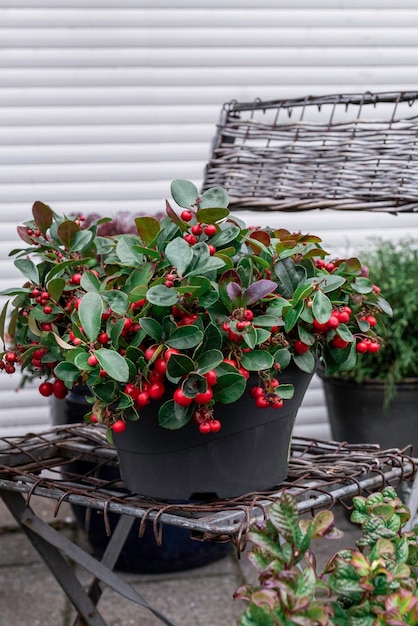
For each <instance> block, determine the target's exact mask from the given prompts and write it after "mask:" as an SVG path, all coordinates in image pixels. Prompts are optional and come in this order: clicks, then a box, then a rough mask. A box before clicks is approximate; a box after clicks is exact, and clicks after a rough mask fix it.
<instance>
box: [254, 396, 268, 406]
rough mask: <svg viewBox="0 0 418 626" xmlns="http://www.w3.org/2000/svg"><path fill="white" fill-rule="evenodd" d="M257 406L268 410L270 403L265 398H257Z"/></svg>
mask: <svg viewBox="0 0 418 626" xmlns="http://www.w3.org/2000/svg"><path fill="white" fill-rule="evenodd" d="M255 404H256V406H257V407H258V408H259V409H266V408H267V407H268V405H269V401H268V400H267V398H266V397H265V396H257V398H256V399H255Z"/></svg>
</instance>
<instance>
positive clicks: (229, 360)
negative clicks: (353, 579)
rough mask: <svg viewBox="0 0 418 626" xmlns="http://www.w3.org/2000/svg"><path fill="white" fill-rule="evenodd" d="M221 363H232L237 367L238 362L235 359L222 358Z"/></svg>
mask: <svg viewBox="0 0 418 626" xmlns="http://www.w3.org/2000/svg"><path fill="white" fill-rule="evenodd" d="M223 363H228V365H233V366H234V367H236V368H237V369H238V363H237V362H236V361H235V359H224V360H223Z"/></svg>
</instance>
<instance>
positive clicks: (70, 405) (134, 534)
mask: <svg viewBox="0 0 418 626" xmlns="http://www.w3.org/2000/svg"><path fill="white" fill-rule="evenodd" d="M89 410H90V405H89V404H87V403H86V400H85V397H84V394H83V391H82V390H81V391H80V393H74V392H70V394H69V395H68V396H67V398H66V399H65V400H57V399H54V400H53V401H52V402H51V419H52V423H53V424H54V425H56V426H58V425H64V424H74V423H78V422H82V421H83V420H84V415H85V414H86V413H87V412H88V411H89ZM93 469H94V464H92V463H88V462H86V461H75V462H74V463H72V464H71V467H70V466H69V465H67V466H66V470H68V471H70V472H74V473H77V474H86V473H87V472H90V471H92V470H93ZM100 478H103V479H109V480H113V479H118V478H119V470H118V469H117V468H116V467H115V468H110V467H104V468H102V469H101V470H100ZM72 510H73V512H74V515H75V517H76V519H77V522H78V524H79V525H80V527H81V528H83V530H85V532H86V535H87V539H88V541H89V543H90V545H91V546H92V548H93V550H94V553H95V554H96V555H97V556H98V557H99V558H100V557H101V556H102V554H103V552H104V550H105V548H106V546H107V544H108V542H109V537H108V536H107V534H106V530H105V524H104V519H103V515H102V514H101V513H98V512H96V511H94V510H90V509H89V510H88V514H87V515H86V509H85V507H81V506H76V505H72ZM108 519H109V525H110V528H111V530H113V529H114V528H115V526H116V524H117V522H118V519H119V516H118V515H117V514H115V513H109V514H108ZM139 524H140V521H139V520H135V522H134V524H133V527H132V529H131V531H130V533H129V535H128V538H127V540H126V542H125V544H124V546H123V548H122V551H121V554H120V556H119V559H118V561H117V563H116V569H118V570H121V571H128V572H137V573H151V574H154V573H163V572H177V571H181V570H187V569H191V568H196V567H200V566H203V565H208V564H209V563H213V562H215V561H217V560H219V559H221V558H224V557H225V556H226V555H227V554H228V553H229V552H230V550H231V545H230V543H215V542H209V541H197V540H194V539H191V538H190V535H189V532H188V531H187V530H186V529H183V528H177V527H175V526H169V525H165V526H164V527H163V531H162V533H163V534H162V539H163V541H162V545H161V546H159V545H158V544H157V542H156V539H155V536H154V531H153V529H152V525H147V526H146V528H145V532H144V534H143V536H142V537H141V538H139Z"/></svg>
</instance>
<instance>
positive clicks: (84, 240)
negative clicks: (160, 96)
mask: <svg viewBox="0 0 418 626" xmlns="http://www.w3.org/2000/svg"><path fill="white" fill-rule="evenodd" d="M171 192H172V196H173V199H174V201H175V203H176V206H175V207H174V208H173V206H172V205H171V204H170V203H169V202H168V201H167V203H166V214H165V217H163V218H158V219H157V218H156V217H151V216H140V217H136V218H135V220H134V226H135V231H134V232H133V233H127V232H124V233H116V234H115V233H114V232H112V231H108V234H107V235H103V234H102V233H103V232H104V231H105V227H106V224H107V223H109V222H110V221H111V220H110V218H106V217H103V218H99V219H98V220H96V221H94V222H92V223H89V224H88V225H87V223H86V220H85V219H84V218H83V216H75V217H67V216H65V215H58V214H57V213H55V212H54V211H53V210H52V209H51V208H50V207H49V206H47V205H45V204H43V203H41V202H35V204H34V205H33V209H32V214H33V219H32V220H30V221H28V222H26V223H25V224H23V225H21V226H19V227H18V233H19V235H20V237H21V238H22V239H23V241H24V242H25V243H26V244H27V245H26V247H25V248H23V249H17V250H13V251H11V253H10V254H11V255H12V256H14V257H16V260H15V261H14V263H15V266H16V267H17V268H18V269H19V270H20V271H21V272H22V274H23V275H24V277H25V282H24V283H23V284H22V285H21V286H19V287H16V288H12V289H8V290H6V291H3V294H2V295H11V296H14V298H13V299H12V300H11V301H9V302H8V303H6V305H5V306H4V308H3V311H2V314H1V316H0V331H1V336H2V338H3V342H4V344H5V345H4V350H3V352H2V353H1V359H2V360H1V361H0V367H1V368H2V370H3V371H5V372H6V373H10V374H13V373H14V372H15V370H16V364H18V365H19V366H20V369H21V372H22V373H23V379H22V380H23V381H25V380H27V379H28V378H29V379H33V378H34V377H38V378H39V379H41V381H42V382H41V383H40V385H39V390H40V393H42V394H43V395H45V396H48V395H50V394H55V395H56V396H57V397H65V395H66V393H67V392H68V390H69V389H72V388H73V387H76V386H79V385H86V386H88V388H89V389H90V393H91V402H92V411H91V413H89V416H88V419H90V420H91V421H93V422H100V423H103V424H105V425H106V426H107V427H108V433H109V435H111V430H113V431H116V432H121V431H122V430H124V428H125V425H126V420H128V419H130V420H136V419H138V418H139V417H140V414H141V409H142V408H143V407H144V406H145V405H146V404H148V403H150V402H156V403H157V406H158V411H156V413H157V412H158V420H159V423H160V425H161V426H162V427H165V428H168V429H179V428H182V427H183V426H184V425H185V424H186V423H188V422H189V421H190V420H191V419H193V420H194V421H195V422H196V423H197V427H198V428H199V429H200V431H201V432H202V433H203V434H204V433H208V432H216V431H218V430H219V429H220V427H221V424H220V422H219V420H218V419H216V405H217V403H226V404H228V403H232V402H235V401H236V400H237V399H238V398H239V397H241V396H242V395H243V394H244V393H246V392H250V393H251V395H252V396H253V398H254V402H255V405H256V407H257V408H259V409H263V408H265V407H267V406H270V407H274V408H277V409H280V407H281V406H282V405H283V402H285V401H286V399H288V398H290V397H292V395H293V391H294V390H293V387H292V385H285V384H280V372H281V371H283V370H284V369H285V368H286V367H287V366H288V364H289V363H290V362H291V361H293V362H294V363H295V364H296V365H297V366H298V367H299V368H300V369H302V370H304V371H306V372H312V371H314V369H315V367H316V364H317V361H318V359H322V360H323V362H324V363H325V366H326V369H327V371H328V372H330V373H334V372H340V371H345V370H349V369H351V368H352V367H354V365H355V363H356V361H357V358H358V355H359V353H358V351H357V349H356V346H357V344H358V343H360V342H362V343H363V344H365V345H366V346H367V350H369V351H370V352H373V353H376V352H377V351H379V350H380V348H381V338H380V336H379V334H378V332H376V331H377V330H379V328H380V327H381V326H382V324H383V319H384V318H385V317H387V316H388V315H390V314H391V308H390V306H389V304H388V303H387V301H386V300H385V299H384V298H383V297H382V295H381V294H380V293H379V290H378V288H377V287H375V286H374V285H373V284H372V282H371V281H370V280H369V279H368V278H367V277H366V276H364V275H363V274H362V263H361V262H360V261H359V260H358V259H356V258H349V259H329V258H327V253H326V251H325V250H324V249H323V248H322V246H321V240H320V238H319V237H317V236H315V235H311V234H302V233H300V232H298V233H291V232H289V231H288V230H285V229H277V230H272V229H259V228H247V227H246V226H245V224H243V223H242V222H241V221H240V220H239V219H237V218H236V217H235V216H234V215H233V214H230V212H229V210H228V196H227V193H226V192H225V190H224V189H221V188H214V189H210V190H208V191H206V192H205V193H203V194H202V195H199V192H198V190H197V188H196V187H195V185H194V184H193V183H191V182H190V181H184V180H176V181H174V182H173V183H172V186H171ZM34 259H37V260H38V262H37V263H36V262H35V261H34ZM10 309H11V310H10ZM6 320H7V323H6ZM250 373H253V374H256V375H258V384H252V385H251V389H248V387H249V385H250V384H249V383H248V382H247V381H248V378H249V375H250Z"/></svg>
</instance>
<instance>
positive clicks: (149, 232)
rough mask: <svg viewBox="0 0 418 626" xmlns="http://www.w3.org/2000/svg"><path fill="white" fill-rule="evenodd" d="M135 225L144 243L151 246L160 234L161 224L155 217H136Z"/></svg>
mask: <svg viewBox="0 0 418 626" xmlns="http://www.w3.org/2000/svg"><path fill="white" fill-rule="evenodd" d="M135 225H136V229H137V231H138V234H139V236H140V237H141V239H142V241H143V242H144V243H146V244H149V243H151V242H152V241H153V239H154V238H155V237H156V236H157V235H158V233H159V232H160V222H159V221H158V220H157V219H155V217H149V216H145V217H136V218H135Z"/></svg>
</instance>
